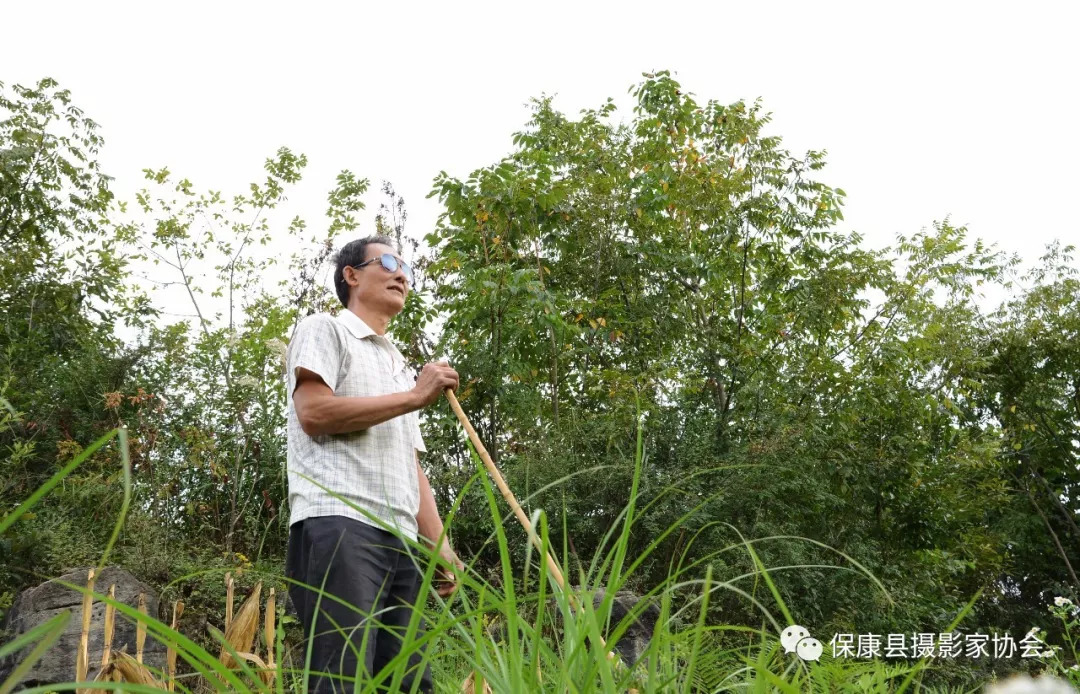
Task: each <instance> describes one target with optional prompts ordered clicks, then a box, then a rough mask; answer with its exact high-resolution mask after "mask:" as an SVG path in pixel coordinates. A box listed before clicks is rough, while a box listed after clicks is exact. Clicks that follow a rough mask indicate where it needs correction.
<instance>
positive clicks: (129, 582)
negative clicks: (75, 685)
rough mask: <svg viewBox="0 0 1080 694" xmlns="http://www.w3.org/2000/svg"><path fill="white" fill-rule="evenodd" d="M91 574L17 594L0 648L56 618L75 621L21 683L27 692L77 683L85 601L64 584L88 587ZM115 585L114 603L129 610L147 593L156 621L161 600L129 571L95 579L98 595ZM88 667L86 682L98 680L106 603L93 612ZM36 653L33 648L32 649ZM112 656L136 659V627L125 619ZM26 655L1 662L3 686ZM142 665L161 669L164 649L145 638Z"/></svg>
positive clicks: (112, 570) (110, 570)
mask: <svg viewBox="0 0 1080 694" xmlns="http://www.w3.org/2000/svg"><path fill="white" fill-rule="evenodd" d="M87 571H88V569H78V570H75V571H72V572H70V573H68V574H65V575H63V576H61V577H60V578H59V579H54V580H51V581H47V582H45V583H42V584H41V585H39V586H36V587H34V588H28V589H26V590H24V591H23V592H22V593H20V594H19V597H18V598H16V599H15V603H14V605H12V607H11V609H10V610H9V611H8V613H7V616H6V618H5V620H4V629H3V632H2V633H0V643H7V642H9V641H11V640H13V639H15V638H17V637H18V636H20V635H21V634H25V633H26V632H28V631H30V630H31V629H33V628H34V627H36V626H38V625H40V624H43V623H44V622H47V621H48V620H50V619H52V618H53V617H55V616H56V615H58V614H60V613H61V612H64V611H65V610H69V611H70V612H71V619H70V621H68V624H67V628H66V629H65V630H64V632H63V633H62V634H61V635H60V638H59V639H58V640H57V641H56V643H55V644H53V646H52V648H50V649H49V650H48V651H47V652H46V653H45V655H44V656H43V657H42V658H41V660H39V661H38V662H37V664H35V665H34V667H33V668H31V669H30V672H29V673H27V675H26V676H25V677H24V678H23V680H22V686H23V687H31V686H38V685H46V684H57V683H60V682H74V681H75V660H76V657H77V654H78V649H79V636H80V632H81V631H82V600H83V595H82V593H80V592H79V591H76V590H72V589H71V588H68V587H67V586H64V585H61V583H60V581H64V582H67V583H70V584H73V585H79V586H85V585H86V576H87ZM114 584H115V585H116V599H117V601H119V602H122V603H124V604H126V605H131V606H132V607H137V606H138V604H139V593H146V611H147V614H149V615H150V616H151V617H155V618H156V617H157V616H158V595H157V593H156V592H155V591H154V590H153V589H152V588H151V587H150V586H148V585H146V584H145V583H143V582H141V581H139V580H138V579H136V578H135V577H134V576H132V575H131V574H130V573H128V572H127V571H124V570H123V569H120V568H117V567H106V568H105V569H104V570H102V571H101V572H100V573H98V575H97V579H96V581H95V583H94V592H95V593H99V594H102V595H108V593H109V586H110V585H114ZM90 614H91V618H90V639H89V647H90V648H89V650H90V663H89V668H88V671H89V672H88V678H90V679H93V678H94V676H95V675H97V671H98V667H99V666H100V665H101V652H102V650H103V648H104V643H105V603H102V602H99V601H97V600H95V601H94V602H93V604H92V605H91V608H90ZM31 647H32V646H31ZM112 647H113V649H114V650H118V651H119V650H126V651H127V652H128V653H130V654H131V655H134V654H135V622H134V621H133V620H131V619H130V618H128V617H127V616H126V615H123V614H121V613H120V612H119V611H117V612H116V618H115V627H114V629H113V642H112ZM27 653H28V649H27V650H24V651H23V652H21V653H16V654H15V655H14V656H11V657H8V658H6V659H4V660H3V661H0V682H2V681H3V680H4V679H5V678H6V677H7V676H8V674H9V673H10V672H11V671H12V670H13V669H14V668H15V666H16V665H17V664H18V663H19V662H20V661H21V660H22V658H24V657H25V656H26V654H27ZM143 662H144V663H145V664H146V665H148V666H150V667H152V668H158V669H161V668H163V667H164V663H165V646H164V645H163V644H161V643H159V642H158V641H156V640H155V639H154V637H153V636H152V635H151V634H150V633H147V635H146V642H145V644H144V646H143Z"/></svg>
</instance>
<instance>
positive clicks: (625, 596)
mask: <svg viewBox="0 0 1080 694" xmlns="http://www.w3.org/2000/svg"><path fill="white" fill-rule="evenodd" d="M603 600H604V589H603V588H599V589H597V591H596V592H595V593H594V594H593V607H594V608H596V609H600V603H601V602H603ZM640 601H641V596H639V595H637V594H636V593H633V592H631V591H629V590H619V591H616V592H615V597H614V599H613V600H612V601H611V620H610V630H614V629H615V627H616V626H618V625H619V624H620V623H621V622H622V621H623V620H624V619H626V617H627V615H629V614H630V613H631V612H633V610H634V608H635V607H636V606H637V604H638V602H640ZM659 620H660V609H659V608H658V607H657V606H656V605H655V604H654V603H653V602H651V601H650V602H648V604H647V605H646V606H645V607H644V608H643V609H642V610H641V612H640V613H639V614H638V615H637V617H636V618H635V619H634V621H633V622H631V624H630V626H629V627H627V629H626V631H624V632H623V635H622V637H620V638H619V640H618V641H617V642H616V643H615V650H616V651H618V653H619V656H620V657H621V658H622V660H623V662H624V663H626V664H627V665H633V664H634V663H636V662H637V661H638V660H640V659H641V656H642V655H643V654H644V653H645V651H646V650H647V649H648V648H649V639H651V638H652V635H653V630H654V629H655V628H656V623H657V622H658V621H659ZM604 636H605V637H606V636H607V634H606V633H605V634H604Z"/></svg>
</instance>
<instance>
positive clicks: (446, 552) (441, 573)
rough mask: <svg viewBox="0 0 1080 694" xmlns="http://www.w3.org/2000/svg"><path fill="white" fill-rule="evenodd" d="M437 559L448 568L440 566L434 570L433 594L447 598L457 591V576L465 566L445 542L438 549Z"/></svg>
mask: <svg viewBox="0 0 1080 694" xmlns="http://www.w3.org/2000/svg"><path fill="white" fill-rule="evenodd" d="M439 558H440V559H442V560H443V561H445V562H446V563H447V564H448V565H449V566H442V565H440V566H438V567H437V568H436V569H435V592H436V593H438V594H439V596H440V597H443V598H448V597H450V596H451V595H453V593H454V591H455V590H457V587H458V583H459V578H458V574H459V573H461V572H463V571H464V570H465V564H464V563H463V562H462V561H461V559H459V558H458V555H457V554H455V553H454V550H453V548H452V547H450V545H448V544H446V543H445V542H444V543H443V545H442V547H440V548H439Z"/></svg>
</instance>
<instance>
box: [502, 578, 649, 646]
mask: <svg viewBox="0 0 1080 694" xmlns="http://www.w3.org/2000/svg"><path fill="white" fill-rule="evenodd" d="M574 592H575V594H576V595H581V594H582V591H581V589H580V588H578V587H577V586H575V587H574ZM604 595H605V593H604V589H603V588H597V589H596V590H595V592H593V608H594V609H596V610H599V609H600V606H601V603H602V602H603V600H604ZM642 599H643V598H642V597H641V596H639V595H637V594H636V593H634V592H632V591H629V590H620V591H616V593H615V598H614V600H612V602H611V614H610V619H609V620H608V622H607V625H606V628H605V629H604V630H603V632H602V634H603V636H604V638H605V639H607V638H608V637H609V635H610V634H611V633H612V632H613V631H615V629H617V628H618V626H619V624H621V623H622V622H623V621H624V620H627V619H629V615H630V614H631V612H633V610H634V609H635V607H636V606H637V605H638V603H640V602H641V601H642ZM547 609H548V610H549V611H550V618H549V620H548V621H547V624H548V625H549V626H550V627H551V628H554V629H556V630H561V629H562V617H561V616H560V615H559V614H558V609H557V607H556V602H555V599H554V598H551V599H549V600H548V605H547ZM659 620H660V609H659V608H658V607H657V606H656V604H655V603H654V602H652V601H651V600H650V601H647V602H646V604H645V605H644V606H643V607H642V608H641V611H640V613H639V614H638V615H637V616H636V617H635V618H634V620H633V621H632V622H631V623H630V624H629V626H627V628H626V630H625V631H624V632H623V634H622V636H621V637H620V638H619V640H618V642H617V643H616V644H615V650H616V651H617V652H618V654H619V657H620V658H621V659H622V661H623V662H624V663H625V664H627V665H633V664H634V663H636V662H637V661H638V660H640V659H641V656H642V655H644V653H645V651H646V650H648V648H649V640H650V639H651V638H652V635H653V630H654V629H655V628H656V623H657V622H658V621H659ZM487 632H488V637H489V638H491V639H492V640H493V641H495V642H497V643H505V642H506V641H507V637H508V635H507V629H506V623H505V621H504V620H502V619H499V620H496V621H495V622H493V623H492V624H491V625H490V626H489V627H488V630H487ZM518 638H519V639H520V640H522V641H525V642H528V641H529V640H530V636H529V635H528V634H527V633H525V631H524V630H523V629H522V628H521V627H519V629H518Z"/></svg>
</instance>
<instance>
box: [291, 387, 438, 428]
mask: <svg viewBox="0 0 1080 694" xmlns="http://www.w3.org/2000/svg"><path fill="white" fill-rule="evenodd" d="M420 406H421V403H420V400H419V398H418V397H417V396H416V394H415V393H413V392H412V391H405V392H402V393H388V394H386V395H373V396H370V397H339V396H336V395H327V396H325V397H320V398H315V399H313V400H312V401H311V402H309V403H305V406H304V412H303V418H302V419H301V420H300V426H301V427H303V429H304V433H306V434H307V435H308V436H327V435H329V434H348V433H351V432H354V431H362V430H364V429H367V428H369V427H373V426H375V425H376V424H382V423H383V422H385V421H387V420H390V419H393V418H394V417H400V416H401V415H403V414H408V413H409V412H412V411H414V410H418V409H420Z"/></svg>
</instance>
